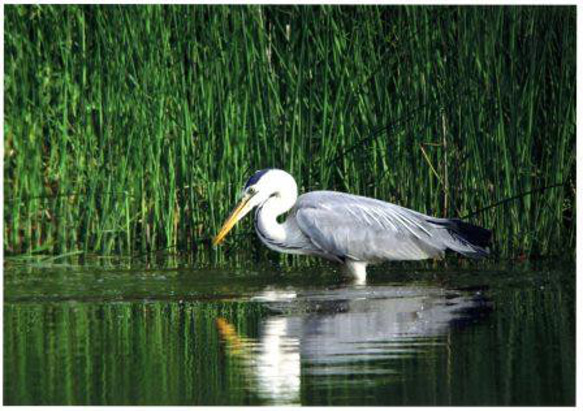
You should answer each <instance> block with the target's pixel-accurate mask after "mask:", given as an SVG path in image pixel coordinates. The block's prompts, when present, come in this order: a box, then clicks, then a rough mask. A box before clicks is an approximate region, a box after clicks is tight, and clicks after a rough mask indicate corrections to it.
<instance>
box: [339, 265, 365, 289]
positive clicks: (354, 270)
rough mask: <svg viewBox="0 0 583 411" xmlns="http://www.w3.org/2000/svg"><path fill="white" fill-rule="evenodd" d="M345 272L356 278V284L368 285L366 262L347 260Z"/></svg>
mask: <svg viewBox="0 0 583 411" xmlns="http://www.w3.org/2000/svg"><path fill="white" fill-rule="evenodd" d="M344 271H346V272H347V273H348V274H349V275H351V276H353V277H354V280H355V281H354V282H355V284H366V262H364V261H353V260H346V262H345V263H344Z"/></svg>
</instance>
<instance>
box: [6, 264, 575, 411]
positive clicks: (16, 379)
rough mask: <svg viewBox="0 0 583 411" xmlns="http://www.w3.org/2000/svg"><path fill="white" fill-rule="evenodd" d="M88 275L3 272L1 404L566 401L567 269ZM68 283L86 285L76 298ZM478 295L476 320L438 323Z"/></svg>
mask: <svg viewBox="0 0 583 411" xmlns="http://www.w3.org/2000/svg"><path fill="white" fill-rule="evenodd" d="M57 271H58V270H57ZM61 271H62V270H61ZM90 271H91V270H88V271H87V272H85V271H83V270H81V271H80V272H72V271H71V272H70V273H69V274H68V275H64V274H61V276H62V278H61V280H58V278H59V277H58V276H56V274H55V273H53V274H55V275H52V274H50V273H49V272H46V271H42V270H40V271H35V270H33V271H31V272H28V273H27V276H28V277H26V276H14V277H12V276H11V274H10V273H9V272H8V273H7V276H6V277H5V293H6V295H5V298H6V300H5V303H4V402H5V404H119V405H122V404H198V405H203V404H209V405H228V404H241V405H246V404H273V403H300V404H304V405H391V404H394V405H429V404H439V405H447V404H453V405H501V404H508V405H510V404H512V405H549V404H553V405H568V404H570V405H572V404H574V397H575V386H574V384H575V363H574V358H575V325H574V324H575V308H574V307H575V303H574V301H575V292H574V267H572V266H568V267H567V268H564V267H563V268H562V269H557V268H542V269H532V270H531V269H528V270H522V271H521V270H512V269H510V268H508V267H504V268H494V269H490V270H482V271H480V272H467V271H465V272H455V271H448V272H439V273H437V272H433V271H426V272H410V273H409V274H403V273H402V272H400V273H398V274H397V273H389V274H385V275H380V274H379V273H378V272H377V273H376V274H374V273H373V275H372V276H371V282H370V284H369V285H368V286H367V287H366V288H358V287H352V286H350V285H347V284H331V283H330V278H328V277H320V278H315V279H313V280H306V275H305V273H300V274H298V275H294V274H290V275H288V276H283V277H282V276H279V277H278V276H275V277H274V276H263V275H257V276H253V275H247V276H245V275H239V274H235V275H229V274H228V273H222V274H221V273H216V276H211V277H209V276H206V277H204V276H201V275H199V274H200V273H196V272H194V271H193V272H189V273H188V272H185V273H176V272H165V273H163V274H164V275H163V277H164V278H163V279H162V278H161V277H162V273H160V272H153V273H150V274H148V275H145V274H144V273H143V272H142V273H141V274H139V275H138V277H137V278H136V277H135V275H136V273H131V272H130V273H125V272H124V273H119V272H113V273H112V272H93V273H90ZM108 273H109V275H108ZM55 276H56V277H55ZM55 278H57V279H55ZM67 278H69V279H70V280H71V281H70V282H69V283H68V284H69V285H68V286H67V284H66V283H65V280H66V279H67ZM274 278H275V279H274ZM193 279H194V280H193ZM205 279H206V280H205ZM412 279H415V280H412ZM102 280H103V281H102ZM205 281H206V282H205ZM270 281H271V282H270ZM390 281H393V283H391V282H390ZM71 282H72V283H73V284H77V285H79V286H80V285H81V284H86V285H87V284H89V285H91V284H92V282H95V284H94V285H95V287H93V286H89V288H87V289H81V290H80V292H79V295H80V296H79V298H78V299H75V298H73V296H74V290H72V288H71V284H70V283H71ZM60 283H61V286H62V288H61V289H60V290H59V287H58V285H59V284H60ZM142 283H145V284H148V285H149V287H146V286H144V285H143V284H142ZM43 284H48V287H47V288H43ZM97 284H102V285H103V284H105V285H106V287H105V288H104V289H103V291H101V295H102V296H105V297H104V298H100V297H99V294H97V291H96V290H97V287H96V285H97ZM411 284H413V286H412V285H411ZM157 287H158V288H157ZM147 289H150V290H153V291H151V292H152V294H151V295H150V296H148V294H147V292H146V290H147ZM460 289H464V291H461V292H460V291H452V290H460ZM15 290H17V292H15ZM47 290H49V291H48V292H47ZM201 290H202V291H201ZM164 292H168V293H169V295H170V297H171V298H170V299H161V298H160V296H161V295H163V294H164ZM383 293H384V294H383ZM387 293H389V294H387ZM391 293H392V294H391ZM126 294H127V296H126ZM128 296H129V297H128ZM476 296H480V298H482V299H483V300H487V302H488V303H487V304H486V305H487V307H488V309H487V310H484V309H479V310H474V311H473V312H472V313H471V314H468V315H458V314H455V315H453V314H451V312H450V311H447V310H448V307H450V306H452V305H456V304H457V306H456V307H455V308H459V307H462V306H463V304H464V303H463V302H464V301H466V300H465V299H467V301H470V302H471V304H470V305H472V306H476V304H474V302H475V301H474V299H475V297H476ZM460 298H461V299H462V300H460ZM479 301H482V300H479ZM480 304H482V303H480ZM480 304H478V305H477V306H478V307H481V305H480ZM468 306H469V305H468ZM482 308H483V307H482ZM458 311H459V310H458ZM458 311H452V312H454V313H458ZM391 315H393V317H390V316H391ZM359 316H360V317H359ZM424 316H425V317H424ZM387 318H388V319H389V320H390V321H389V320H387ZM424 318H426V319H427V318H428V319H429V320H428V321H423V319H424ZM367 319H369V320H370V321H372V323H371V324H370V325H369V326H368V328H367V325H366V324H364V325H362V324H363V322H366V320H367ZM375 321H376V322H375ZM383 321H388V323H387V324H384V323H383ZM440 321H441V323H439V322H440ZM392 324H396V326H395V327H396V328H394V329H392V328H391V327H393V326H392ZM436 324H437V325H436ZM361 325H362V327H364V328H362V327H360V326H361ZM359 327H360V328H359ZM399 327H400V328H399ZM406 327H408V328H406ZM403 330H405V332H403ZM343 333H344V334H343ZM278 364H279V365H278Z"/></svg>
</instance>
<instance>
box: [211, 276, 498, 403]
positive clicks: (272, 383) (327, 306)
mask: <svg viewBox="0 0 583 411" xmlns="http://www.w3.org/2000/svg"><path fill="white" fill-rule="evenodd" d="M253 300H255V301H261V302H263V303H264V304H265V305H266V306H267V307H268V308H269V309H270V311H271V315H270V316H268V317H267V318H265V319H264V320H262V322H261V323H260V328H259V330H260V331H259V337H258V338H257V339H251V338H245V337H242V336H238V337H237V340H236V341H235V340H234V339H233V333H234V332H235V331H234V328H229V327H226V324H228V323H227V322H226V321H225V320H224V319H219V320H218V321H217V326H218V330H219V334H220V335H221V338H222V339H223V341H224V342H225V344H226V346H227V349H228V350H227V351H228V352H229V354H230V355H233V356H235V357H237V358H238V359H239V360H240V361H241V366H242V367H243V368H244V369H245V370H246V371H247V372H248V373H249V376H250V381H251V382H252V384H253V387H252V389H253V390H254V391H256V392H257V393H258V394H259V395H260V396H262V397H263V398H265V399H266V400H267V401H269V402H270V403H273V404H277V403H280V404H295V403H299V400H300V398H299V395H300V387H301V379H300V375H309V374H317V375H331V376H334V375H338V374H339V373H342V374H355V375H362V374H363V372H366V373H374V374H379V373H386V374H395V373H398V369H396V368H388V367H386V361H387V360H388V361H390V360H391V359H396V358H402V357H403V356H404V355H421V354H423V352H424V350H427V349H430V348H431V347H435V346H439V345H442V344H443V343H444V336H446V335H447V334H448V333H449V331H450V329H451V327H452V326H454V325H455V324H460V323H461V322H464V321H468V320H471V319H473V318H475V317H476V316H477V315H479V314H482V313H483V312H484V311H483V310H484V308H486V307H488V303H487V301H486V300H485V299H484V298H483V297H482V296H481V295H480V294H475V293H472V294H468V293H464V292H460V291H455V290H447V289H443V288H439V287H428V286H397V287H391V286H383V287H380V286H375V287H340V288H337V289H333V290H318V291H313V292H311V291H297V292H292V291H289V290H277V289H266V290H265V291H263V292H261V293H259V294H257V295H255V296H254V297H253ZM219 324H220V325H219ZM231 327H232V325H231ZM376 360H385V362H384V364H385V366H381V365H377V366H375V361H376ZM363 364H367V366H366V370H365V371H363ZM377 364H380V363H377Z"/></svg>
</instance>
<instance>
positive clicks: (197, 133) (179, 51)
mask: <svg viewBox="0 0 583 411" xmlns="http://www.w3.org/2000/svg"><path fill="white" fill-rule="evenodd" d="M575 27H576V26H575V7H396V6H386V7H385V6H362V7H353V6H350V7H348V6H346V7H335V6H322V7H320V6H296V7H288V6H285V7H283V6H281V7H280V6H278V7H275V6H245V7H242V6H202V5H198V6H104V5H101V6H73V5H68V6H55V5H42V6H31V5H18V6H14V5H13V6H6V7H5V63H4V64H5V80H4V81H5V83H4V85H5V113H4V116H5V129H4V148H5V159H4V160H5V166H4V167H5V168H4V173H5V174H4V178H5V180H4V181H5V188H4V190H5V191H4V197H5V204H4V223H5V224H4V230H5V231H4V249H5V252H6V253H9V254H20V253H52V254H63V253H70V252H83V253H101V254H116V253H121V254H131V255H136V254H141V253H147V252H151V251H152V250H158V249H169V250H171V251H188V252H192V251H193V250H198V251H200V255H201V256H202V255H207V253H206V252H207V251H208V249H210V244H209V241H208V238H209V237H210V236H212V235H213V234H214V233H216V231H217V228H218V227H219V226H220V224H221V222H222V219H223V218H224V217H225V216H226V214H227V213H228V211H229V209H230V208H231V207H232V206H233V202H234V201H235V196H236V193H237V191H238V190H239V189H240V187H241V185H242V184H243V182H244V181H245V179H246V178H247V177H248V176H249V174H250V173H251V172H253V171H254V170H256V169H259V168H264V167H279V168H283V169H286V170H288V171H289V172H290V173H292V174H293V175H294V176H295V177H296V179H297V180H298V184H299V186H300V190H301V191H309V190H316V189H333V190H343V191H350V192H352V193H358V194H361V195H368V196H373V197H376V198H380V199H383V200H386V201H392V202H397V203H399V204H401V205H404V206H406V207H410V208H414V209H417V210H419V211H422V212H427V213H431V214H434V215H438V216H446V215H447V216H460V217H464V216H470V221H473V222H474V223H477V224H481V225H483V226H486V227H489V228H492V229H493V230H494V233H495V247H496V249H497V251H498V252H499V253H500V255H503V256H516V255H519V254H526V255H545V254H557V253H565V252H567V253H569V254H574V245H575V222H574V221H575V195H574V192H575V173H574V170H575V84H576V83H575V33H576V30H575ZM549 187H551V188H549ZM525 193H528V194H525ZM506 200H508V201H506ZM491 205H495V206H494V207H489V206H491ZM482 209H485V210H483V211H480V210H482ZM250 229H251V225H250V223H249V222H246V223H245V224H243V228H240V229H239V231H238V232H239V233H246V232H249V231H250ZM229 238H230V245H231V247H224V248H223V250H224V249H232V247H234V246H235V245H239V246H242V245H245V244H248V242H249V241H250V239H249V238H246V237H242V236H239V237H237V236H236V235H235V236H232V237H229ZM253 241H254V240H253ZM213 256H214V258H215V259H219V260H220V259H221V258H222V254H220V253H217V254H213ZM201 258H202V257H201Z"/></svg>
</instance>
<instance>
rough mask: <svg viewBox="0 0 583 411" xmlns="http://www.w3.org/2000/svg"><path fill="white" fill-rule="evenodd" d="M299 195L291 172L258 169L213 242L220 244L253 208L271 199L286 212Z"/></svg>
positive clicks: (248, 181) (246, 184) (275, 169)
mask: <svg viewBox="0 0 583 411" xmlns="http://www.w3.org/2000/svg"><path fill="white" fill-rule="evenodd" d="M297 196H298V186H297V184H296V181H295V180H294V178H293V177H292V176H291V175H290V174H288V173H286V172H285V171H283V170H278V169H277V168H265V169H263V170H259V171H256V172H255V174H253V175H252V176H251V177H250V178H249V180H247V183H245V187H244V188H243V191H242V192H241V197H242V198H241V201H240V202H239V204H238V205H237V207H235V209H234V210H233V211H232V212H231V214H230V215H229V217H228V218H227V220H226V221H225V224H223V227H222V228H221V230H220V231H219V233H218V234H217V236H216V237H215V238H214V239H213V244H214V245H217V244H219V243H220V242H221V241H222V240H223V238H225V236H226V235H227V234H228V232H229V231H231V229H232V228H233V227H234V226H235V224H237V222H238V221H239V220H241V219H242V218H243V217H245V216H246V215H247V214H248V213H249V211H251V210H252V209H253V208H255V207H257V206H261V205H263V204H264V203H266V202H267V201H270V204H271V202H273V204H274V206H275V205H279V206H280V207H281V210H280V212H284V211H286V210H288V209H289V208H290V207H291V206H292V205H293V204H294V203H295V201H296V198H297Z"/></svg>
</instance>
